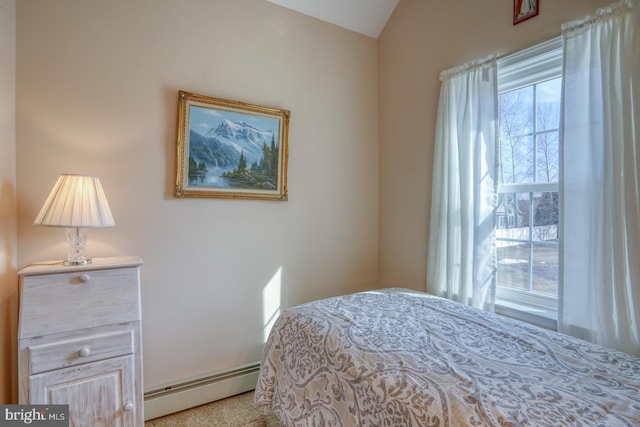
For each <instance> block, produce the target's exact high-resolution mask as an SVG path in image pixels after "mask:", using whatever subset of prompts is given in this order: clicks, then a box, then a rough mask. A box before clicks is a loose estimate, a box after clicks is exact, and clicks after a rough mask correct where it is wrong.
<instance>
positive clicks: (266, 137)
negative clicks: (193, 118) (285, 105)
mask: <svg viewBox="0 0 640 427" xmlns="http://www.w3.org/2000/svg"><path fill="white" fill-rule="evenodd" d="M204 137H205V138H206V139H210V140H212V141H216V142H217V143H218V144H222V145H228V146H230V147H233V148H234V149H235V151H236V152H237V158H239V157H240V153H241V152H244V156H245V158H246V159H247V163H248V164H249V165H250V164H252V163H253V162H259V161H260V158H261V157H262V154H263V151H262V147H263V145H264V143H266V144H267V145H270V144H271V140H272V138H274V135H273V132H272V131H270V130H262V129H257V128H255V127H253V126H251V125H249V124H247V123H245V122H242V123H237V122H233V121H231V120H223V121H222V122H220V124H219V125H218V126H217V127H215V128H211V129H210V130H209V132H207V133H206V135H204ZM202 160H205V159H202ZM205 162H206V160H205Z"/></svg>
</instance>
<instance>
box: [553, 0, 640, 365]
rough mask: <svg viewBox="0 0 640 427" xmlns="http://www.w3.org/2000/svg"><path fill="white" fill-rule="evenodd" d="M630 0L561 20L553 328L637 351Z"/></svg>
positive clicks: (636, 73) (639, 218) (636, 82)
mask: <svg viewBox="0 0 640 427" xmlns="http://www.w3.org/2000/svg"><path fill="white" fill-rule="evenodd" d="M638 10H639V7H638V6H637V4H636V2H632V1H620V2H618V3H616V4H615V5H613V6H611V7H609V8H606V9H602V10H599V11H598V13H597V15H595V17H589V18H586V19H584V20H582V21H580V22H573V23H570V24H567V25H565V26H563V29H562V30H563V39H564V63H565V65H564V75H563V77H564V93H563V96H564V99H563V100H564V109H563V115H564V117H563V125H562V132H563V141H564V142H563V145H562V148H561V151H562V154H561V156H562V167H561V179H560V203H561V209H560V211H561V212H562V219H561V240H560V241H561V245H563V248H562V250H561V253H562V254H563V255H562V256H563V259H562V262H561V265H562V267H561V275H560V280H561V283H560V295H559V297H560V301H559V313H558V329H559V330H560V331H561V332H564V333H567V334H570V335H574V336H578V337H580V338H583V339H586V340H589V341H593V342H596V343H599V344H602V345H605V346H607V347H612V348H617V349H619V350H622V351H625V352H628V353H631V354H636V355H640V336H639V334H640V331H639V327H640V196H639V194H640V141H639V140H638V138H639V137H640V31H639V28H638V26H639V18H638V17H639V11H638Z"/></svg>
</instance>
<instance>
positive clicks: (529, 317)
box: [495, 298, 558, 331]
mask: <svg viewBox="0 0 640 427" xmlns="http://www.w3.org/2000/svg"><path fill="white" fill-rule="evenodd" d="M495 311H496V313H497V314H500V315H502V316H506V317H511V318H513V319H517V320H522V321H524V322H527V323H531V324H533V325H536V326H540V327H542V328H545V329H550V330H552V331H556V330H557V329H558V321H557V319H558V313H557V312H556V311H555V310H550V309H547V308H542V307H536V306H533V305H526V304H523V303H521V302H514V301H509V300H507V299H501V298H498V299H496V304H495Z"/></svg>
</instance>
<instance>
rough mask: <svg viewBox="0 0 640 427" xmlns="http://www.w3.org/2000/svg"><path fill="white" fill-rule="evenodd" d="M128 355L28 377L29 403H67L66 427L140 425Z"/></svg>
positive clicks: (132, 367) (132, 371)
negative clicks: (68, 419) (67, 417)
mask: <svg viewBox="0 0 640 427" xmlns="http://www.w3.org/2000/svg"><path fill="white" fill-rule="evenodd" d="M134 369H135V365H134V358H133V356H132V355H130V356H124V357H117V358H113V359H107V360H102V361H99V362H93V363H88V364H86V365H79V366H74V367H70V368H65V369H58V370H55V371H50V372H45V373H42V374H37V375H31V376H30V377H29V401H30V403H32V404H43V405H46V404H54V405H56V404H68V405H69V418H70V423H69V425H70V427H85V426H92V427H102V426H104V427H125V426H134V425H142V424H141V423H140V421H139V420H138V414H137V413H136V412H137V411H136V408H137V405H136V403H137V402H136V401H135V384H134V377H135V376H134V375H133V374H134Z"/></svg>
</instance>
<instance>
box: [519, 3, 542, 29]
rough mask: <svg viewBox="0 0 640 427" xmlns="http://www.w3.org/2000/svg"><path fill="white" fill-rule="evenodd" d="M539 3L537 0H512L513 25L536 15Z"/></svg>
mask: <svg viewBox="0 0 640 427" xmlns="http://www.w3.org/2000/svg"><path fill="white" fill-rule="evenodd" d="M539 3H540V1H539V0H513V25H516V24H519V23H521V22H523V21H526V20H527V19H531V18H533V17H534V16H538V12H539V10H540V4H539Z"/></svg>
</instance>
